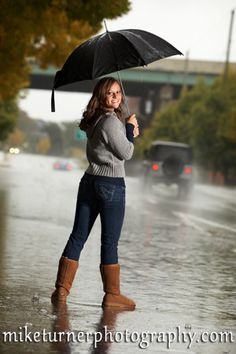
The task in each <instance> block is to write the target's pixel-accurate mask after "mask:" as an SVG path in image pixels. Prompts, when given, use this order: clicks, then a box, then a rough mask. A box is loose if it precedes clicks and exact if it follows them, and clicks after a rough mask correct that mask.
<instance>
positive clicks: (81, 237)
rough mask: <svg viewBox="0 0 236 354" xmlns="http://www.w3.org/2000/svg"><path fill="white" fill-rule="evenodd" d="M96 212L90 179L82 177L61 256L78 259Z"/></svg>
mask: <svg viewBox="0 0 236 354" xmlns="http://www.w3.org/2000/svg"><path fill="white" fill-rule="evenodd" d="M98 212H99V210H98V205H97V202H96V198H95V193H94V190H93V185H92V183H91V182H90V181H87V180H83V179H82V180H81V182H80V186H79V191H78V197H77V203H76V212H75V219H74V226H73V229H72V232H71V234H70V237H69V240H68V241H67V244H66V247H65V249H64V251H63V253H62V256H64V257H68V258H70V259H73V260H76V261H78V260H79V257H80V253H81V251H82V249H83V247H84V244H85V242H86V241H87V239H88V236H89V234H90V231H91V229H92V227H93V224H94V222H95V220H96V218H97V215H98Z"/></svg>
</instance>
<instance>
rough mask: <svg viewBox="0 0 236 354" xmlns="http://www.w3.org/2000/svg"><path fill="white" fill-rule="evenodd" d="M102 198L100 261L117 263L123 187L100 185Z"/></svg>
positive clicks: (123, 207) (123, 195)
mask: <svg viewBox="0 0 236 354" xmlns="http://www.w3.org/2000/svg"><path fill="white" fill-rule="evenodd" d="M101 189H102V193H103V198H102V199H100V201H99V211H100V218H101V263H102V264H115V263H118V242H119V239H120V234H121V230H122V226H123V222H124V215H125V187H124V186H120V185H111V187H107V186H104V185H102V186H100V190H101Z"/></svg>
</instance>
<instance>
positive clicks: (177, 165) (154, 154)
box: [143, 140, 193, 197]
mask: <svg viewBox="0 0 236 354" xmlns="http://www.w3.org/2000/svg"><path fill="white" fill-rule="evenodd" d="M192 160H193V157H192V148H191V146H190V145H188V144H184V143H179V142H173V141H161V140H156V141H153V142H152V144H151V146H150V147H149V149H148V150H146V151H145V153H144V161H143V181H144V184H145V186H146V187H147V188H150V187H152V186H153V185H154V184H157V183H164V184H166V185H172V184H177V185H178V196H180V197H188V196H189V195H190V193H191V190H192V188H193V169H192Z"/></svg>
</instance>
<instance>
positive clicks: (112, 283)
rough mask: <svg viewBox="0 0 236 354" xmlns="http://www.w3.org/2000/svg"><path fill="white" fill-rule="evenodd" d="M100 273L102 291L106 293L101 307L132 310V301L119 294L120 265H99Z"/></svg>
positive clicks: (133, 306)
mask: <svg viewBox="0 0 236 354" xmlns="http://www.w3.org/2000/svg"><path fill="white" fill-rule="evenodd" d="M100 271H101V276H102V281H103V289H104V292H105V293H106V294H105V295H104V298H103V302H102V307H116V308H121V309H127V310H134V309H135V303H134V301H133V300H131V299H129V298H128V297H126V296H124V295H121V293H120V265H119V264H118V263H117V264H101V265H100Z"/></svg>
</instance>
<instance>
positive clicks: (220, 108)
mask: <svg viewBox="0 0 236 354" xmlns="http://www.w3.org/2000/svg"><path fill="white" fill-rule="evenodd" d="M155 139H162V140H174V141H178V142H185V143H189V144H191V145H192V146H193V149H194V155H195V160H196V161H197V162H198V163H199V164H200V165H202V166H204V167H206V168H207V169H208V170H210V171H212V172H217V171H218V172H222V173H223V174H224V177H225V182H226V183H227V181H228V178H229V176H230V175H231V176H232V174H233V175H236V73H235V72H234V73H231V74H230V75H229V78H228V82H227V84H224V83H223V81H222V78H219V79H217V80H216V81H215V83H214V84H213V85H212V86H206V85H205V84H204V83H203V82H202V81H199V82H198V84H197V85H196V86H195V87H194V88H193V89H192V90H190V91H187V92H186V91H185V92H184V93H183V94H182V95H181V97H180V99H179V100H178V101H176V102H173V103H172V104H170V105H169V106H168V107H166V108H165V109H164V110H163V111H161V112H158V113H157V114H156V116H155V117H154V120H153V122H152V124H151V126H150V127H149V128H148V129H147V130H146V131H145V132H144V135H143V138H142V139H141V141H140V143H139V151H140V152H142V151H144V150H145V149H146V148H147V147H148V145H149V144H150V143H151V141H153V140H155Z"/></svg>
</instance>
